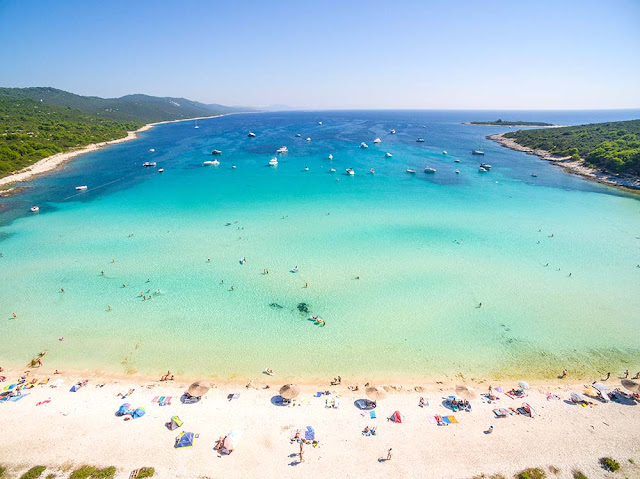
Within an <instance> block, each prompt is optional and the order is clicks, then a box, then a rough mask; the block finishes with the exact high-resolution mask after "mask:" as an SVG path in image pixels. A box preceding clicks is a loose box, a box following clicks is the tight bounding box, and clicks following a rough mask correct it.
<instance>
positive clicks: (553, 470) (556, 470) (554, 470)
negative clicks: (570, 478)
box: [548, 466, 561, 476]
mask: <svg viewBox="0 0 640 479" xmlns="http://www.w3.org/2000/svg"><path fill="white" fill-rule="evenodd" d="M548 469H549V472H550V473H551V474H554V475H556V476H557V475H558V474H560V472H561V471H560V468H559V467H556V466H549V467H548Z"/></svg>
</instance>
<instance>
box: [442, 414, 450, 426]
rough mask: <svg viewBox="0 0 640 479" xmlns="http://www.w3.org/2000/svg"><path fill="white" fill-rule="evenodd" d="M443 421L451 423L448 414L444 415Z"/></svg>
mask: <svg viewBox="0 0 640 479" xmlns="http://www.w3.org/2000/svg"><path fill="white" fill-rule="evenodd" d="M442 421H443V422H445V423H447V424H451V421H449V418H448V417H447V416H442Z"/></svg>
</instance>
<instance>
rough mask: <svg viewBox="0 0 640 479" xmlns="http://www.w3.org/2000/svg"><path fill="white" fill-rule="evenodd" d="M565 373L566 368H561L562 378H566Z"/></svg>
mask: <svg viewBox="0 0 640 479" xmlns="http://www.w3.org/2000/svg"><path fill="white" fill-rule="evenodd" d="M567 374H568V372H567V370H566V369H563V370H562V379H564V378H566V377H567Z"/></svg>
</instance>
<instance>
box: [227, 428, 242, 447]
mask: <svg viewBox="0 0 640 479" xmlns="http://www.w3.org/2000/svg"><path fill="white" fill-rule="evenodd" d="M240 439H242V431H238V430H236V429H234V430H233V431H229V434H227V437H225V438H224V443H223V444H222V445H223V446H224V448H225V449H226V450H227V451H229V452H232V451H233V450H234V449H235V448H236V447H237V446H238V443H239V442H240Z"/></svg>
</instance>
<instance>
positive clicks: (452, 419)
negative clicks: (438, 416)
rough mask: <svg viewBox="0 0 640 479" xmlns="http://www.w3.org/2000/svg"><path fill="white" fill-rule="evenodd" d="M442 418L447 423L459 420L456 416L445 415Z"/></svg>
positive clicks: (454, 422) (455, 422) (456, 422)
mask: <svg viewBox="0 0 640 479" xmlns="http://www.w3.org/2000/svg"><path fill="white" fill-rule="evenodd" d="M442 420H443V421H444V422H446V423H447V424H458V420H457V419H456V417H455V416H444V417H443V418H442Z"/></svg>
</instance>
